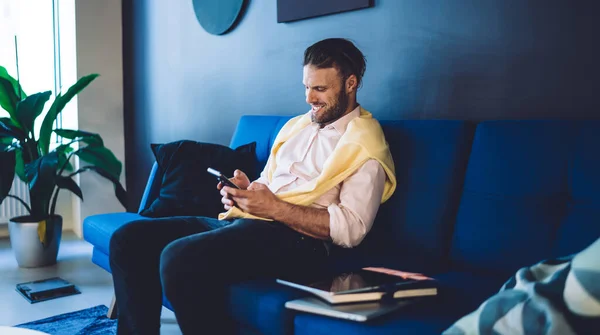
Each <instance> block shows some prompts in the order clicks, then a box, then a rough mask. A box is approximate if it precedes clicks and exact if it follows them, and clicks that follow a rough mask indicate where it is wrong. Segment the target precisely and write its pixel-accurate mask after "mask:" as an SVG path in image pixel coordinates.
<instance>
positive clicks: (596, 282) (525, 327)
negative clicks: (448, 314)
mask: <svg viewBox="0 0 600 335" xmlns="http://www.w3.org/2000/svg"><path fill="white" fill-rule="evenodd" d="M443 334H444V335H471V334H472V335H487V334H493V335H521V334H540V335H570V334H600V239H598V240H597V241H596V242H594V243H593V244H592V245H590V246H589V247H588V248H586V249H585V250H583V251H581V252H580V253H578V254H575V255H572V256H569V257H565V258H561V259H556V260H547V261H543V262H541V263H538V264H536V265H534V266H532V267H527V268H523V269H520V270H519V271H518V272H517V274H516V276H514V277H513V278H511V279H510V280H509V281H508V282H507V283H506V284H504V285H503V286H502V288H501V290H500V292H498V294H496V295H494V296H493V297H491V298H490V299H488V300H487V301H485V302H484V303H483V304H481V306H479V308H478V309H477V310H476V311H474V312H473V313H471V314H469V315H467V316H465V317H463V318H462V319H460V320H458V321H457V322H456V323H455V324H454V325H453V326H452V327H450V328H449V329H447V330H446V331H445V332H444V333H443Z"/></svg>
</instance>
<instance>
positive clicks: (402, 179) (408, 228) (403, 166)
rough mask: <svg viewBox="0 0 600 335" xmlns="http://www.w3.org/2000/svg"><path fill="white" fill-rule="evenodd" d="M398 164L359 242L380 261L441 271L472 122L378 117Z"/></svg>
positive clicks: (395, 161) (468, 149) (419, 269)
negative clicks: (388, 192)
mask: <svg viewBox="0 0 600 335" xmlns="http://www.w3.org/2000/svg"><path fill="white" fill-rule="evenodd" d="M381 123H382V126H383V130H384V132H385V136H386V139H387V141H388V143H389V146H390V150H391V152H392V156H393V158H394V163H395V167H396V178H397V187H396V191H395V192H394V195H393V196H392V197H391V198H390V199H389V200H388V201H387V202H386V203H384V204H383V205H382V206H381V207H380V209H379V212H378V215H377V218H376V221H375V224H374V226H373V229H372V231H371V232H370V233H369V234H368V235H367V238H366V239H365V241H363V244H362V245H361V246H359V247H362V248H369V252H372V251H375V253H374V254H373V256H374V257H373V258H372V259H367V260H366V262H375V261H376V260H379V261H380V262H381V265H384V266H390V267H396V268H400V269H406V270H409V271H426V272H428V273H433V272H437V271H441V270H442V268H443V265H444V264H445V263H446V260H447V254H448V249H449V247H450V243H449V242H450V236H451V234H452V227H453V225H454V220H455V218H456V213H457V209H458V202H459V200H460V194H461V188H462V184H463V178H464V171H465V169H466V166H467V162H468V158H469V153H470V151H471V142H472V139H473V134H474V132H475V125H474V124H472V123H468V122H464V121H447V120H406V121H382V122H381Z"/></svg>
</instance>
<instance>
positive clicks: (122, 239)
mask: <svg viewBox="0 0 600 335" xmlns="http://www.w3.org/2000/svg"><path fill="white" fill-rule="evenodd" d="M146 221H147V220H136V221H131V222H128V223H126V224H124V225H122V226H121V227H119V228H118V229H117V230H115V232H114V233H113V234H112V236H111V237H110V242H109V255H110V258H111V259H114V258H115V257H117V256H119V255H123V254H125V253H128V252H129V249H133V250H135V249H136V248H137V246H136V243H135V241H136V240H139V239H140V238H141V237H142V236H144V234H143V231H142V229H143V228H144V225H145V224H146V223H147V222H146Z"/></svg>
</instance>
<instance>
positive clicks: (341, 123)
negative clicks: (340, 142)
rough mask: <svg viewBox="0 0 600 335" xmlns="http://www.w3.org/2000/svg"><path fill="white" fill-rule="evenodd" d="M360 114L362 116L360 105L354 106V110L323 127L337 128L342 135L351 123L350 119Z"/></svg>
mask: <svg viewBox="0 0 600 335" xmlns="http://www.w3.org/2000/svg"><path fill="white" fill-rule="evenodd" d="M359 116H360V105H358V106H357V107H356V108H354V109H353V110H352V112H350V113H348V114H346V115H344V116H342V117H341V118H339V119H337V120H335V121H334V122H333V123H332V124H330V125H327V126H325V127H323V129H331V128H334V129H335V130H337V132H338V133H339V134H340V135H342V134H343V133H345V132H346V128H348V124H349V123H350V121H352V120H353V119H354V118H357V117H359Z"/></svg>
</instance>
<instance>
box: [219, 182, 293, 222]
mask: <svg viewBox="0 0 600 335" xmlns="http://www.w3.org/2000/svg"><path fill="white" fill-rule="evenodd" d="M223 191H225V192H226V193H229V194H230V197H231V199H232V200H233V201H235V204H236V206H237V207H238V208H239V209H241V210H243V211H244V212H246V213H248V214H252V215H255V216H259V217H263V218H269V219H271V218H273V215H274V214H275V211H277V210H278V206H279V205H280V204H281V203H282V201H281V200H280V199H279V198H277V196H276V195H275V194H273V192H271V190H270V189H269V188H268V187H267V186H266V185H264V184H261V183H252V184H251V185H250V187H248V190H240V189H235V188H231V187H228V186H225V187H224V188H223Z"/></svg>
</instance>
